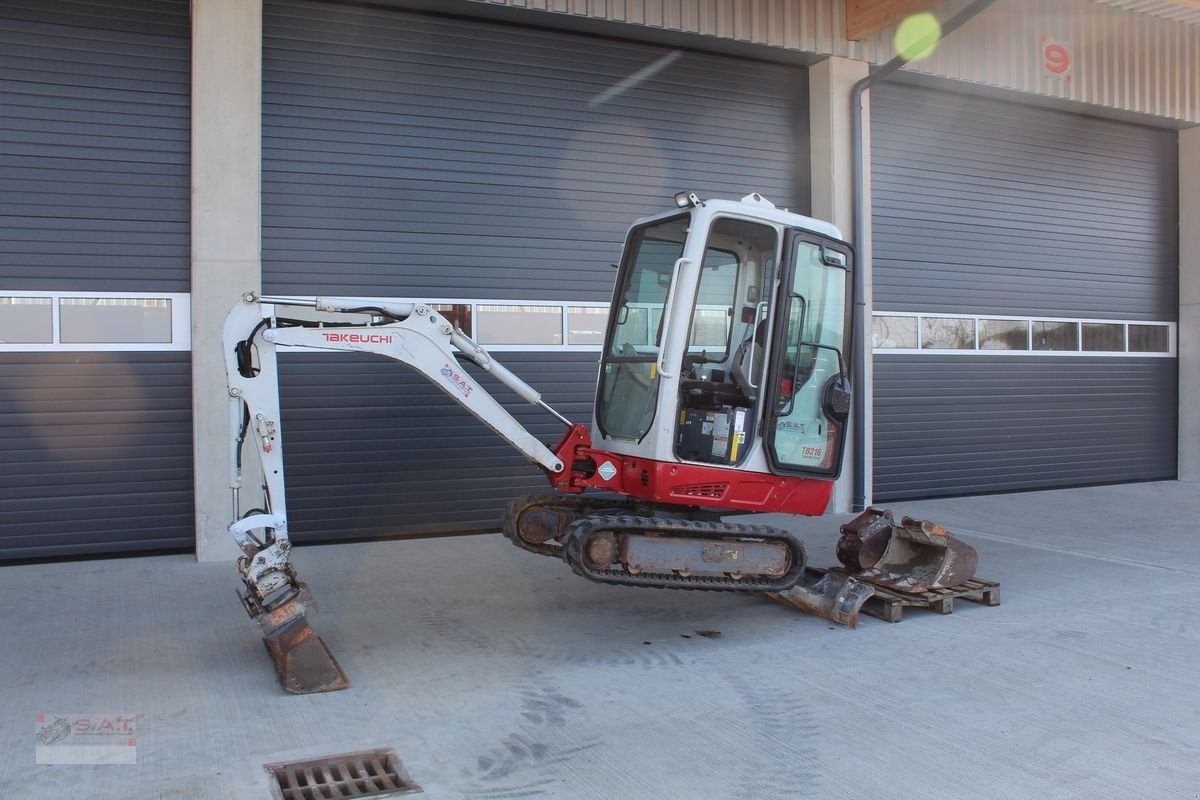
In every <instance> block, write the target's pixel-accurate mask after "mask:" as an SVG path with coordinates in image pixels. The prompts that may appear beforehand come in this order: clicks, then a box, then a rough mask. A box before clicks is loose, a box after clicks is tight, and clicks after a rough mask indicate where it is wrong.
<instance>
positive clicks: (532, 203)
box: [263, 2, 808, 541]
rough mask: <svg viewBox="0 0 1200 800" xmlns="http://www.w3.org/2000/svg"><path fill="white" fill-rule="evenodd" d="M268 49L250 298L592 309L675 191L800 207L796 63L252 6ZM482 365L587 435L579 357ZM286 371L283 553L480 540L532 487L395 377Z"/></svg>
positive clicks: (425, 390) (587, 405)
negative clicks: (386, 539)
mask: <svg viewBox="0 0 1200 800" xmlns="http://www.w3.org/2000/svg"><path fill="white" fill-rule="evenodd" d="M265 40H266V47H265V69H264V72H265V78H264V133H263V142H264V174H263V193H264V231H263V248H264V265H263V269H264V278H263V281H264V289H265V291H267V292H278V293H288V294H300V295H315V294H321V293H337V294H353V295H366V296H399V297H412V296H416V297H423V298H467V299H495V300H511V301H533V302H537V301H561V302H571V301H591V302H604V303H607V301H608V300H609V296H610V293H611V290H612V282H613V278H614V271H613V270H612V268H611V267H610V264H611V263H612V262H614V261H615V260H616V259H617V258H618V256H619V249H620V242H621V240H622V238H623V236H624V232H625V229H626V228H627V227H628V225H629V224H630V223H631V222H632V221H633V220H634V219H635V218H637V217H639V216H642V215H645V214H649V213H657V212H658V211H661V210H662V209H664V208H665V207H666V204H667V203H669V202H670V196H671V195H672V194H673V193H674V192H675V191H678V190H680V189H684V188H689V189H695V190H697V191H698V192H699V193H700V194H701V195H706V196H726V197H730V196H732V197H740V196H742V195H744V194H747V193H749V192H751V191H758V192H761V193H762V194H764V195H765V196H766V197H768V198H770V199H771V200H773V201H774V202H776V203H777V204H779V205H781V206H784V205H790V206H792V207H793V208H798V209H799V210H801V211H803V210H805V209H806V207H807V196H808V186H807V174H808V165H807V152H808V144H807V139H806V132H805V129H804V125H805V120H806V118H807V101H806V97H805V91H806V76H805V73H804V71H803V70H800V69H797V68H793V67H784V66H780V65H774V64H766V63H759V62H752V61H744V60H739V59H734V58H728V57H723V56H716V55H709V54H703V53H695V52H689V51H672V50H668V49H663V48H659V47H654V46H648V45H642V44H633V43H628V42H621V41H613V40H607V39H598V38H591V37H584V36H579V35H573V34H564V33H557V32H549V31H545V30H536V29H530V28H523V27H512V26H504V25H496V24H493V23H487V22H481V21H478V20H462V19H455V18H449V17H436V16H426V15H420V14H413V13H406V12H396V11H389V10H382V9H375V8H363V7H350V6H341V5H336V4H326V3H318V2H286V3H284V2H268V3H267V7H266V17H265ZM631 77H634V79H633V80H630V79H631ZM798 199H802V200H803V201H802V202H798ZM498 357H499V359H500V360H501V361H503V362H504V363H505V365H506V366H509V367H510V368H511V369H513V371H514V372H516V373H517V374H518V375H520V376H521V377H522V378H524V379H526V380H527V381H528V382H530V383H531V384H533V385H534V386H535V387H537V388H538V389H539V390H540V391H542V392H543V394H544V395H545V397H546V399H547V400H548V401H549V402H550V403H551V404H553V405H555V406H556V407H557V408H559V409H560V410H561V411H562V412H563V413H565V414H566V415H567V416H569V417H570V418H572V419H574V420H578V421H582V422H586V421H588V419H589V417H590V413H591V401H592V393H593V391H594V387H595V378H596V362H597V360H598V353H596V352H570V351H553V350H551V351H550V352H505V353H500V354H499V355H498ZM283 362H284V363H283V366H282V371H283V372H282V380H283V382H284V398H283V402H284V425H285V430H286V435H287V446H286V449H285V458H286V463H287V469H288V471H289V473H288V475H289V499H290V502H291V508H292V513H291V519H290V523H291V527H292V532H293V533H294V534H295V535H296V536H297V538H298V540H300V541H305V540H307V541H313V540H321V539H338V538H346V537H361V536H373V535H381V534H397V533H424V532H430V531H444V532H449V531H467V530H475V529H495V527H496V525H497V522H498V519H499V514H500V512H501V509H502V508H503V506H504V504H505V503H506V502H507V501H508V500H509V499H511V498H512V497H513V496H515V495H517V494H521V493H527V492H531V491H544V490H546V489H547V484H546V482H545V479H544V478H543V477H541V476H540V474H539V472H538V470H537V469H536V468H533V467H531V466H529V465H528V464H526V463H525V462H524V460H523V459H521V458H520V457H519V456H518V455H517V454H516V453H515V452H514V451H513V450H511V449H510V448H509V447H508V446H507V445H506V444H505V443H503V442H502V441H501V440H499V439H498V438H497V437H496V436H495V435H494V434H492V433H491V432H490V431H489V430H487V429H486V428H484V427H483V426H482V425H481V424H479V423H478V422H477V421H475V420H474V419H473V418H471V417H470V416H468V415H467V414H466V413H465V412H462V411H461V410H460V409H459V408H458V407H457V406H455V405H454V404H452V403H450V402H449V401H448V400H447V399H446V398H445V396H444V395H443V394H442V393H441V392H440V391H438V390H436V389H434V388H433V387H432V386H430V385H429V384H427V383H426V382H425V381H424V380H423V379H422V378H420V377H419V376H417V375H416V374H415V373H412V372H410V371H408V370H407V369H406V368H404V367H402V366H400V365H392V364H387V363H381V362H380V361H379V360H372V359H370V358H369V357H363V358H362V359H361V360H359V359H354V358H347V357H345V356H338V355H289V354H285V356H284V358H283ZM481 380H482V383H483V384H484V385H485V386H486V387H488V388H489V389H493V388H495V387H494V385H493V384H490V383H489V382H488V381H487V380H483V379H481ZM494 393H495V394H496V395H497V397H498V398H501V399H503V400H505V401H506V402H507V401H508V400H510V399H512V395H511V394H510V393H507V391H506V390H504V389H502V388H495V392H494ZM508 405H509V408H510V410H511V411H512V412H513V413H514V414H516V415H517V416H518V418H519V419H521V420H522V421H523V422H525V423H527V424H528V425H529V427H530V428H531V429H532V430H533V431H534V432H535V433H536V434H538V435H539V436H540V437H541V438H542V440H543V441H545V442H547V443H550V444H553V443H554V441H556V440H557V438H558V436H559V435H560V434H561V432H562V426H561V425H560V424H558V423H557V422H555V421H554V420H553V419H552V418H550V417H548V415H546V414H545V413H544V412H540V411H538V410H536V409H532V408H531V407H529V406H527V405H524V404H522V403H520V401H515V400H514V402H512V403H510V404H508Z"/></svg>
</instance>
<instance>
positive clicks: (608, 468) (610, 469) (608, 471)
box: [596, 461, 617, 481]
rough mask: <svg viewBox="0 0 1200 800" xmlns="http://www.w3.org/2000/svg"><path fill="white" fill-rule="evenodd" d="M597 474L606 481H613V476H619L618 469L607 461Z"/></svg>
mask: <svg viewBox="0 0 1200 800" xmlns="http://www.w3.org/2000/svg"><path fill="white" fill-rule="evenodd" d="M596 472H598V473H600V477H601V478H604V480H606V481H611V480H612V479H613V476H614V475H616V474H617V468H616V467H614V466H613V463H612V462H611V461H605V462H604V463H603V464H601V465H600V469H598V470H596Z"/></svg>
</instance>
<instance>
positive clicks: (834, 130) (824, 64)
mask: <svg viewBox="0 0 1200 800" xmlns="http://www.w3.org/2000/svg"><path fill="white" fill-rule="evenodd" d="M865 77H867V64H866V63H865V62H862V61H852V60H850V59H848V58H836V57H835V58H827V59H825V60H824V61H821V62H818V63H817V64H814V65H813V66H811V67H809V69H808V90H809V119H810V141H811V151H810V155H811V158H812V216H814V217H816V218H817V219H822V220H826V221H828V222H832V223H833V224H834V225H836V226H837V227H838V229H839V230H841V232H842V236H844V237H845V238H846V239H847V240H849V239H851V237H852V236H853V232H854V205H853V194H852V192H853V155H854V154H853V151H852V148H851V142H850V92H851V90H852V89H853V88H854V84H856V83H858V82H859V81H860V80H862V79H863V78H865ZM863 125H864V131H863V145H864V147H863V149H864V152H865V153H867V154H869V153H870V152H871V147H870V141H871V137H870V96H869V94H868V97H867V99H866V100H865V101H864V111H863ZM866 177H867V180H866V185H867V192H866V194H867V197H866V200H867V205H866V209H867V211H866V213H867V219H868V220H870V208H871V204H870V197H871V191H870V186H871V180H870V169H869V159H868V170H867V176H866ZM867 231H868V236H867V239H868V242H869V240H870V223H869V222H868V225H867ZM852 244H853V245H854V246H855V248H856V249H857V253H858V263H857V267H858V269H860V270H862V271H863V274H864V277H865V278H866V285H867V298H866V302H867V315H868V318H867V319H866V320H865V325H864V329H861V330H858V331H856V332H855V339H856V346H858V347H870V346H871V328H870V309H871V308H872V306H871V297H870V294H871V291H870V287H871V253H870V248H869V247H868V246H866V244H864V243H860V242H852ZM866 377H867V380H866V381H865V385H863V386H855V387H854V390H855V392H856V393H857V396H858V397H860V398H862V401H863V402H864V403H866V408H867V426H866V430H864V431H855V430H854V429H853V428H851V430H850V436H851V437H854V436H860V435H861V436H865V437H866V443H867V454H868V458H867V464H866V468H867V503H868V504H869V503H870V492H871V461H870V453H871V425H870V420H871V380H870V367H869V362H868V370H867V376H866ZM846 448H847V453H846V458H845V462H844V466H843V468H842V477H841V478H839V479H838V482H837V485H836V486H835V487H834V491H833V503H832V505H831V507H830V511H833V512H836V513H842V512H846V511H849V510H850V504H851V500H852V499H853V488H852V484H853V476H854V457H853V452H852V449H853V445H852V443H851V440H849V439H848V440H847V442H846Z"/></svg>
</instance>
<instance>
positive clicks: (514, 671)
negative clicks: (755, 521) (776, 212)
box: [0, 482, 1200, 800]
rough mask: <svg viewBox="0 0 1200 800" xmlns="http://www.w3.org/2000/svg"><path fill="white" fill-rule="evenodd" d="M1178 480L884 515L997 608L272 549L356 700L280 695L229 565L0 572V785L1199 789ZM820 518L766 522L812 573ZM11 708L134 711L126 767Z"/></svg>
mask: <svg viewBox="0 0 1200 800" xmlns="http://www.w3.org/2000/svg"><path fill="white" fill-rule="evenodd" d="M1198 490H1200V487H1198V486H1197V485H1194V484H1192V485H1189V484H1181V483H1173V482H1172V483H1155V484H1139V485H1129V486H1118V487H1105V488H1089V489H1073V490H1065V491H1055V492H1039V493H1031V494H1018V495H1006V496H995V497H979V498H963V499H953V500H936V501H924V502H915V503H904V504H897V505H896V506H895V509H896V511H897V512H898V513H907V514H912V515H915V516H920V517H927V518H931V519H934V520H936V521H938V522H940V523H942V524H944V525H946V526H947V527H949V528H951V529H952V530H955V531H957V532H959V533H960V534H961V535H963V537H964V538H965V539H967V540H968V541H970V542H971V543H973V544H974V545H975V546H976V547H977V548H978V550H979V551H980V555H981V559H982V565H983V566H982V568H981V569H980V576H981V577H990V578H994V579H997V580H1000V581H1001V582H1002V584H1003V600H1004V602H1003V605H1001V606H999V607H995V608H987V607H983V606H976V605H974V604H970V603H961V604H960V606H959V608H958V609H957V610H956V611H955V613H954V614H953V615H952V616H949V617H941V616H936V615H934V614H931V613H927V612H921V611H910V612H909V613H908V615H907V616H906V618H905V620H904V621H903V622H902V623H900V624H898V625H889V624H887V623H885V622H882V621H879V620H875V619H872V618H866V617H864V619H863V620H862V622H861V623H860V625H859V628H858V629H857V630H847V629H844V628H840V627H838V628H835V627H831V626H830V625H829V624H828V623H826V622H825V621H823V620H820V619H818V618H816V617H811V616H807V615H804V614H802V613H800V612H797V611H793V610H790V609H787V608H784V607H781V606H778V605H775V604H773V603H770V602H767V601H765V600H762V599H757V598H754V597H750V596H740V595H724V594H700V593H682V592H665V591H650V590H639V589H623V588H614V587H606V586H599V585H595V584H591V583H588V582H586V581H583V580H582V579H579V578H576V577H575V576H573V575H572V574H571V573H570V571H569V570H568V568H567V567H566V566H565V565H564V564H561V563H557V562H555V561H553V560H550V559H546V558H539V557H537V556H534V555H530V554H526V553H523V552H521V551H518V550H517V549H516V548H514V547H512V546H511V545H509V544H508V543H507V542H505V541H503V540H502V539H501V538H500V537H499V536H483V537H467V538H458V539H432V540H424V541H396V542H382V543H371V544H351V545H341V546H332V547H311V548H302V549H300V550H299V551H298V552H297V553H296V561H297V563H298V564H299V567H300V571H301V575H303V576H304V577H306V578H307V579H308V580H309V581H310V583H311V585H312V586H313V589H314V591H315V593H316V595H317V597H318V598H319V599H320V600H321V601H322V603H323V613H322V614H320V615H318V616H317V618H316V627H317V629H318V631H319V632H320V633H321V634H322V635H323V636H324V638H325V640H326V641H327V642H328V643H329V645H330V647H331V648H332V649H333V650H334V652H335V653H336V654H337V655H338V657H339V659H340V660H341V662H342V665H343V666H344V667H345V669H346V671H347V672H348V673H349V675H350V677H351V680H352V681H353V683H354V686H353V688H352V689H350V690H348V691H344V692H337V693H333V694H327V695H315V696H307V697H293V696H287V695H285V694H284V693H283V692H282V691H281V689H280V688H279V686H278V684H277V682H276V678H275V675H274V672H273V670H272V668H271V665H270V663H269V661H268V659H267V656H266V654H265V652H264V650H263V646H262V644H261V643H260V640H259V637H258V635H257V633H256V628H255V627H254V626H253V625H252V623H251V622H250V620H249V619H248V618H247V617H246V616H245V614H244V613H243V612H242V610H241V608H240V606H239V605H238V603H237V600H236V598H235V597H234V594H233V590H234V586H235V585H236V581H235V579H234V575H233V569H232V566H231V565H226V564H197V563H195V562H194V561H192V559H191V558H189V557H186V556H177V557H157V558H135V559H124V560H113V561H90V562H79V563H65V564H46V565H37V566H21V567H8V568H3V569H0V604H2V605H0V607H2V608H3V618H2V620H0V642H3V646H2V648H0V686H3V694H2V695H0V697H2V699H3V705H2V708H3V710H2V712H0V753H6V754H7V756H6V757H5V758H3V759H0V797H2V798H20V799H22V800H24V798H54V799H55V800H57V799H59V798H84V797H86V798H189V799H190V798H234V799H235V800H253V799H254V798H266V797H268V796H269V795H268V790H267V783H266V777H265V775H264V773H263V770H262V765H263V764H264V763H268V762H272V761H279V760H287V759H292V758H297V757H305V756H316V755H323V754H332V753H339V752H345V751H349V750H355V749H360V748H368V747H381V746H382V747H393V748H395V749H396V751H397V752H398V753H399V754H400V756H401V757H402V759H403V760H404V763H405V765H406V766H407V768H408V770H409V772H410V773H411V775H412V776H413V778H414V779H415V780H416V781H417V782H418V783H420V784H421V785H422V786H423V787H424V789H425V795H424V796H427V797H429V798H432V799H435V800H459V799H460V798H490V799H495V800H502V799H507V798H525V797H530V798H605V799H606V800H607V799H608V798H621V799H622V800H623V799H624V798H668V799H670V798H680V799H681V800H682V799H683V798H687V800H693V799H695V798H703V799H704V800H720V799H722V798H747V799H749V800H774V799H775V798H802V797H803V798H821V799H822V800H824V799H825V798H871V799H872V800H875V799H876V798H898V797H919V798H922V799H923V800H939V799H940V798H955V799H957V798H973V800H983V798H1004V799H1005V800H1010V799H1011V798H1039V799H1043V798H1044V799H1045V800H1051V799H1054V798H1063V799H1064V800H1065V798H1080V800H1083V799H1084V798H1086V800H1102V799H1103V798H1119V799H1120V800H1130V798H1197V797H1200V671H1198V670H1197V666H1196V665H1197V664H1200V603H1198V599H1200V597H1198V595H1200V583H1198V582H1197V579H1198V577H1200V558H1198V557H1200V531H1198V530H1197V527H1196V520H1197V519H1200V491H1198ZM844 519H846V517H836V518H824V519H816V520H808V519H794V518H788V517H775V518H773V519H772V520H771V521H772V522H773V523H774V524H777V525H782V526H785V527H791V528H792V529H794V530H796V531H797V532H799V533H801V534H802V535H803V536H804V537H805V538H806V540H807V542H808V543H809V545H810V548H809V549H810V552H811V553H812V557H813V562H814V563H830V562H831V561H832V544H833V542H834V538H835V533H836V529H837V525H838V524H839V523H840V522H842V521H844ZM764 521H765V520H764ZM706 629H707V630H717V631H720V632H721V636H720V638H704V637H701V636H698V635H697V634H696V631H698V630H706ZM688 636H690V637H691V638H685V637H688ZM39 712H59V713H64V712H69V713H82V712H102V713H127V714H136V715H137V720H138V723H137V724H138V732H137V733H138V760H137V764H136V765H134V766H121V765H111V766H35V764H34V738H33V721H34V716H35V715H36V714H37V713H39Z"/></svg>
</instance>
